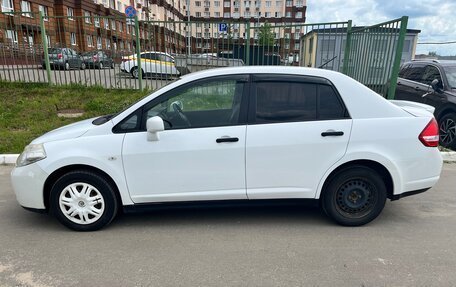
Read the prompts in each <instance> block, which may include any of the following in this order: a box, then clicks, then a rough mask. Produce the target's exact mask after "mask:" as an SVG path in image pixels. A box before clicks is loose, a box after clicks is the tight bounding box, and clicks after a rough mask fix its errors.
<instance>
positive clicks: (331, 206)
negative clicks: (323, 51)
mask: <svg viewBox="0 0 456 287" xmlns="http://www.w3.org/2000/svg"><path fill="white" fill-rule="evenodd" d="M399 105H400V106H399ZM438 142H439V136H438V128H437V124H436V121H435V119H434V117H433V115H432V112H430V111H429V107H427V106H424V105H422V106H420V105H417V104H410V105H408V104H407V103H406V102H405V103H404V102H400V103H397V104H394V103H391V102H389V101H387V100H385V99H384V98H382V97H381V96H379V95H378V94H376V93H374V92H373V91H371V90H370V89H368V88H366V87H365V86H363V85H362V84H360V83H358V82H357V81H355V80H353V79H351V78H349V77H347V76H345V75H343V74H340V73H337V72H332V71H326V70H320V69H312V68H300V67H266V66H262V67H252V66H251V67H237V68H221V69H213V70H206V71H202V72H198V73H192V74H189V75H187V76H184V77H182V78H180V79H178V80H176V81H174V82H172V83H171V84H169V85H167V86H165V87H163V88H161V89H160V90H157V91H155V92H154V93H152V94H151V95H149V96H147V97H145V98H144V99H142V100H140V101H139V102H137V103H135V104H133V105H132V106H130V107H129V108H127V109H126V110H124V111H122V112H120V113H118V114H116V115H110V116H103V117H100V118H96V119H90V120H85V121H82V122H78V123H75V124H72V125H69V126H65V127H62V128H59V129H57V130H54V131H51V132H49V133H47V134H45V135H43V136H41V137H39V138H37V139H35V140H34V141H32V143H31V144H30V145H28V146H27V147H26V148H25V150H24V152H23V153H22V154H21V155H20V157H19V158H18V160H17V166H16V167H15V169H14V170H13V171H12V183H13V187H14V190H15V192H16V195H17V200H18V201H19V203H20V204H21V205H22V206H23V207H25V208H26V209H30V210H35V211H43V212H50V213H52V214H53V215H55V216H56V217H57V219H58V220H59V221H60V222H61V223H63V224H64V225H66V226H67V227H69V228H71V229H74V230H83V231H88V230H96V229H99V228H101V227H103V226H105V225H107V224H108V223H110V222H111V221H112V220H113V219H114V217H115V216H116V214H118V211H123V212H132V211H135V210H142V209H144V208H148V207H154V206H157V205H160V206H170V207H171V206H173V205H176V203H182V202H187V203H188V202H193V203H195V202H198V203H202V202H204V203H208V204H215V203H217V204H220V203H231V204H232V203H233V202H235V203H237V204H238V203H253V202H261V201H264V200H268V201H272V200H274V201H275V202H277V203H283V202H284V201H290V200H292V201H294V202H296V201H298V200H301V199H315V200H317V201H319V203H320V205H321V206H322V208H323V209H324V211H325V212H326V213H327V214H328V216H329V217H330V218H332V219H333V220H334V221H336V222H337V223H339V224H342V225H350V226H356V225H362V224H366V223H368V222H370V221H371V220H373V219H375V218H376V217H377V216H378V215H379V214H380V212H381V211H382V209H383V207H384V205H385V201H386V199H387V198H389V199H391V200H395V199H399V198H401V197H404V196H407V195H411V194H415V193H418V192H422V191H425V190H427V189H429V188H431V187H432V186H433V185H435V184H436V182H437V181H438V180H439V177H440V172H441V168H442V158H441V156H440V153H439V151H438V149H437V144H438Z"/></svg>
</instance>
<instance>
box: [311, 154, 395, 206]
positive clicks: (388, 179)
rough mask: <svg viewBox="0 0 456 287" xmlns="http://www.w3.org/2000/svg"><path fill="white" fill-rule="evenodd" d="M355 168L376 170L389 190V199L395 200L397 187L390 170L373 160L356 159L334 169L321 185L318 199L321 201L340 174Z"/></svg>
mask: <svg viewBox="0 0 456 287" xmlns="http://www.w3.org/2000/svg"><path fill="white" fill-rule="evenodd" d="M353 166H364V167H369V168H371V169H373V170H375V171H376V172H378V174H379V175H380V176H381V177H382V179H383V180H384V182H385V185H386V190H387V197H388V198H389V199H392V198H393V195H394V188H395V185H394V180H393V176H392V175H391V173H390V172H389V170H388V169H387V168H386V167H385V166H384V165H383V164H381V163H379V162H378V161H375V160H371V159H356V160H351V161H347V162H344V163H342V164H341V165H339V166H337V167H336V168H334V169H333V170H332V171H331V172H330V173H329V174H328V176H326V178H325V179H324V182H323V184H322V185H321V188H320V189H319V190H318V193H317V195H316V198H319V199H321V198H322V196H321V195H322V194H323V192H324V191H325V189H326V186H327V185H328V183H329V182H330V180H331V179H332V178H333V177H334V176H335V175H336V174H338V173H340V172H342V171H344V170H346V169H349V168H350V167H353Z"/></svg>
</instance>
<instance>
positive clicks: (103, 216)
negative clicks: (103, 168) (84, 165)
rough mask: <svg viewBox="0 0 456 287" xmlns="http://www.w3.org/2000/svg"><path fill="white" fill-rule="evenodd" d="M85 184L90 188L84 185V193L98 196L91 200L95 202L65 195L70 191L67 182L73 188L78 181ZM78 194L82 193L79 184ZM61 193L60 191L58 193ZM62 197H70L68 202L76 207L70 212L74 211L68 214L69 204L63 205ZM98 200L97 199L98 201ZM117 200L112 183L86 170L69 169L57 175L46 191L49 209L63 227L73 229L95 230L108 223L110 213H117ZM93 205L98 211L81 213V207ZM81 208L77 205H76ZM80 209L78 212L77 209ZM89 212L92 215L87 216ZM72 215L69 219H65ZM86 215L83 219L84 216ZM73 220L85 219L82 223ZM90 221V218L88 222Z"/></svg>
mask: <svg viewBox="0 0 456 287" xmlns="http://www.w3.org/2000/svg"><path fill="white" fill-rule="evenodd" d="M83 184H85V185H89V186H91V187H93V188H94V189H91V188H88V189H87V190H88V191H89V194H86V196H88V197H101V198H100V199H96V200H93V201H92V203H93V202H96V204H93V205H91V204H90V202H88V201H85V199H87V197H86V198H82V197H81V198H78V197H77V196H75V197H74V199H75V200H73V196H72V195H71V197H70V198H69V197H68V196H66V195H70V194H71V192H70V191H69V186H70V185H74V186H75V188H76V189H77V188H78V186H80V185H83ZM79 192H80V193H78V195H80V196H83V192H82V187H81V190H79ZM62 193H63V194H62ZM63 197H65V198H66V199H67V200H69V201H70V200H71V204H73V203H74V204H75V205H77V206H76V208H78V209H77V210H75V209H72V210H74V212H76V213H78V214H75V215H74V216H72V215H71V214H68V213H70V211H71V208H72V207H70V206H65V203H62V202H63V200H62V198H63ZM99 201H101V202H99ZM118 205H119V203H118V201H117V198H116V194H115V191H114V188H113V186H111V184H110V183H109V182H108V181H107V180H106V179H105V178H104V177H102V176H100V175H98V174H96V173H94V172H91V171H87V170H76V171H70V172H68V173H66V174H64V175H63V176H62V177H60V178H59V179H58V180H57V181H56V182H55V184H54V185H53V187H52V190H51V195H50V211H51V214H53V215H54V216H55V217H56V218H57V219H58V220H59V221H60V223H62V224H63V225H65V226H66V227H68V228H70V229H73V230H76V231H95V230H99V229H101V228H103V227H104V226H106V225H108V224H109V223H111V221H112V220H113V219H114V217H115V216H116V214H117V210H118ZM90 206H93V207H94V208H96V210H102V211H101V212H99V213H98V215H96V216H94V215H92V214H85V216H84V215H83V216H82V218H81V214H83V211H82V210H83V209H84V208H86V210H87V209H90V208H91V207H90ZM79 208H81V209H79ZM63 209H65V210H66V211H67V215H65V214H64V211H63ZM79 211H81V212H79ZM90 215H92V218H90ZM69 218H72V219H69ZM86 218H87V219H86ZM75 221H85V223H80V222H75ZM92 221H93V222H92Z"/></svg>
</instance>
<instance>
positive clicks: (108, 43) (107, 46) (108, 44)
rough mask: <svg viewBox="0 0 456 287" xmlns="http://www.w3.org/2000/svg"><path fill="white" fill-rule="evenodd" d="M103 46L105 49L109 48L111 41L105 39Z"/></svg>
mask: <svg viewBox="0 0 456 287" xmlns="http://www.w3.org/2000/svg"><path fill="white" fill-rule="evenodd" d="M105 46H106V49H111V41H109V39H105Z"/></svg>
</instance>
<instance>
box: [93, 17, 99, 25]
mask: <svg viewBox="0 0 456 287" xmlns="http://www.w3.org/2000/svg"><path fill="white" fill-rule="evenodd" d="M93 23H94V24H95V27H98V28H100V15H95V17H93Z"/></svg>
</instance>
